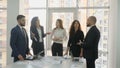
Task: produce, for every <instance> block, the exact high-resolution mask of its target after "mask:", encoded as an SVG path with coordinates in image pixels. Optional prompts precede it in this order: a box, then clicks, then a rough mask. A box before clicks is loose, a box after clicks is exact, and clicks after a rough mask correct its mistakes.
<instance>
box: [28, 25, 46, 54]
mask: <svg viewBox="0 0 120 68" xmlns="http://www.w3.org/2000/svg"><path fill="white" fill-rule="evenodd" d="M40 29H41V34H42V36H41V37H42V42H40V41H39V39H40V36H39V33H38V30H37V28H36V27H30V32H31V33H30V36H31V39H32V48H33V53H34V55H37V54H38V53H39V52H41V51H44V39H43V38H44V37H45V36H46V34H44V28H43V27H42V26H40ZM32 33H34V34H35V37H32ZM35 38H36V39H35ZM44 55H45V54H44V52H43V53H41V56H44Z"/></svg>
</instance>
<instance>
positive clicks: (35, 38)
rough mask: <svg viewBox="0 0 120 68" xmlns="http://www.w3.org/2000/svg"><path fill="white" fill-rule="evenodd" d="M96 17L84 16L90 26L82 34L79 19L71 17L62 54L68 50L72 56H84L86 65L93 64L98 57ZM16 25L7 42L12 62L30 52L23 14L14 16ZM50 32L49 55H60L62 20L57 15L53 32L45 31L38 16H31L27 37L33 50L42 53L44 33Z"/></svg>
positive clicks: (63, 37) (90, 67) (62, 34)
mask: <svg viewBox="0 0 120 68" xmlns="http://www.w3.org/2000/svg"><path fill="white" fill-rule="evenodd" d="M96 21H97V19H96V17H95V16H90V17H89V18H88V19H87V27H90V29H89V31H88V32H87V35H86V37H85V38H84V33H83V31H82V29H81V25H80V22H79V21H78V20H74V21H73V22H72V24H71V27H70V31H69V39H68V45H67V49H66V52H65V55H66V54H68V52H69V53H71V54H72V56H73V57H84V58H86V62H87V68H95V60H96V59H97V58H98V43H99V39H100V32H99V30H98V29H97V27H96V25H95V24H96ZM17 22H18V25H17V26H15V27H14V28H13V29H12V30H11V37H10V46H11V48H12V57H14V62H16V61H19V60H25V58H26V55H32V54H31V53H30V50H29V44H28V43H29V40H28V35H27V32H26V30H25V28H24V26H25V16H24V15H18V16H17ZM49 34H51V40H53V44H52V47H51V49H52V56H63V41H64V40H66V39H67V35H66V30H65V29H64V27H63V21H62V20H61V19H57V21H56V27H55V28H54V29H53V30H52V32H47V33H44V28H43V26H41V25H40V21H39V18H38V17H33V18H32V20H31V26H30V37H31V40H32V48H33V54H34V55H37V54H39V53H41V56H44V55H45V53H44V39H43V38H44V37H45V36H46V35H49Z"/></svg>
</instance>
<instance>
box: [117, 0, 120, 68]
mask: <svg viewBox="0 0 120 68" xmlns="http://www.w3.org/2000/svg"><path fill="white" fill-rule="evenodd" d="M117 4H118V6H117V7H118V14H117V15H118V16H117V20H118V21H117V32H116V34H117V46H116V68H120V7H119V6H120V0H118V2H117Z"/></svg>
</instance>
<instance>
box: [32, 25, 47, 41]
mask: <svg viewBox="0 0 120 68" xmlns="http://www.w3.org/2000/svg"><path fill="white" fill-rule="evenodd" d="M40 29H41V33H42V41H43V42H44V39H43V38H44V37H45V36H46V34H44V28H43V26H40ZM31 32H32V33H34V34H35V38H36V39H37V40H35V38H33V37H32V34H31ZM30 37H31V40H32V41H33V42H39V39H40V37H39V34H38V31H37V28H36V27H30Z"/></svg>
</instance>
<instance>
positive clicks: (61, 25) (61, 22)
mask: <svg viewBox="0 0 120 68" xmlns="http://www.w3.org/2000/svg"><path fill="white" fill-rule="evenodd" d="M57 21H58V22H59V24H60V28H61V29H64V28H63V21H62V20H61V19H57ZM57 21H56V22H57ZM56 28H57V26H56V27H55V28H54V30H55V29H56Z"/></svg>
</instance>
